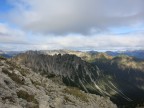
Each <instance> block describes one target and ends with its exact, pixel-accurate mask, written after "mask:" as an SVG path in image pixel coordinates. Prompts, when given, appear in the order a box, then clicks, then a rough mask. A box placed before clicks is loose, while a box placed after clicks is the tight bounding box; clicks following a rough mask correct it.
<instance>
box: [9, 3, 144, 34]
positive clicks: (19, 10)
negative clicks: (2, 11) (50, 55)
mask: <svg viewBox="0 0 144 108" xmlns="http://www.w3.org/2000/svg"><path fill="white" fill-rule="evenodd" d="M10 1H11V2H10V3H11V4H12V5H13V6H14V9H13V10H12V12H11V13H10V18H11V19H12V20H13V21H14V22H15V23H16V24H18V25H20V26H21V27H23V28H25V29H26V30H31V31H33V32H38V33H39V32H41V33H44V34H45V33H51V34H56V35H63V34H69V33H79V34H94V33H99V32H105V31H109V29H110V28H111V27H120V26H130V27H131V26H138V25H141V24H142V23H144V0H10Z"/></svg>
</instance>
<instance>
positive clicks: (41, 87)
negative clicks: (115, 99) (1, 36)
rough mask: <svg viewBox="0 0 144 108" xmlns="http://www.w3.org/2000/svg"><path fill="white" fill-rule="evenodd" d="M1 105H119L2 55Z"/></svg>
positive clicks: (5, 107)
mask: <svg viewBox="0 0 144 108" xmlns="http://www.w3.org/2000/svg"><path fill="white" fill-rule="evenodd" d="M0 108H116V105H115V104H113V103H112V102H111V101H110V100H109V98H107V97H100V96H97V95H93V94H88V93H85V92H84V91H81V90H79V89H77V88H72V87H66V86H63V85H58V84H55V83H54V82H53V81H51V80H50V79H48V78H45V77H43V76H41V75H40V74H37V73H35V72H33V71H32V70H31V69H29V68H26V67H24V66H18V65H16V64H15V63H12V62H10V61H8V60H6V59H4V58H0Z"/></svg>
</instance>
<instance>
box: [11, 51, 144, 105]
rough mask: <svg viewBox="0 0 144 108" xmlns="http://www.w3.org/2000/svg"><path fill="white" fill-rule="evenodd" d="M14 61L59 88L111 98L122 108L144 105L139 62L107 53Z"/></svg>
mask: <svg viewBox="0 0 144 108" xmlns="http://www.w3.org/2000/svg"><path fill="white" fill-rule="evenodd" d="M55 52H56V51H55ZM87 55H88V56H87ZM11 60H12V61H13V62H15V63H17V64H18V65H24V66H26V67H28V68H30V69H32V70H33V71H34V72H36V73H40V74H41V75H43V76H45V77H47V78H49V79H51V80H53V81H54V82H56V83H58V84H64V85H66V86H72V87H77V88H79V89H81V90H84V91H85V92H87V93H92V94H97V95H101V96H104V97H110V99H111V100H112V101H113V102H114V103H116V104H117V105H118V106H119V107H123V106H125V107H128V108H135V107H136V106H137V105H143V102H144V86H143V84H144V79H143V78H144V71H143V70H144V69H143V67H144V61H143V60H141V59H138V58H134V57H129V56H126V55H119V56H116V57H113V56H109V55H107V54H106V53H96V54H95V53H88V52H85V53H81V52H78V53H77V52H73V53H70V52H68V53H67V52H62V53H61V52H59V53H56V54H55V53H53V52H52V51H50V52H49V51H28V52H26V53H22V54H19V55H17V56H15V57H13V58H12V59H11Z"/></svg>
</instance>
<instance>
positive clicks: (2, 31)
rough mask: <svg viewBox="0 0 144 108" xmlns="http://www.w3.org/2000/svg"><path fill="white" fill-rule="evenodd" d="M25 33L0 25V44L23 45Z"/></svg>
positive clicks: (6, 25)
mask: <svg viewBox="0 0 144 108" xmlns="http://www.w3.org/2000/svg"><path fill="white" fill-rule="evenodd" d="M25 35H26V33H25V32H24V31H22V30H19V29H16V28H12V27H10V26H9V25H8V24H6V23H0V43H21V44H23V43H25V42H26V41H24V40H25V39H26V37H25Z"/></svg>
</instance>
